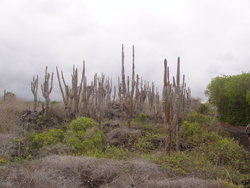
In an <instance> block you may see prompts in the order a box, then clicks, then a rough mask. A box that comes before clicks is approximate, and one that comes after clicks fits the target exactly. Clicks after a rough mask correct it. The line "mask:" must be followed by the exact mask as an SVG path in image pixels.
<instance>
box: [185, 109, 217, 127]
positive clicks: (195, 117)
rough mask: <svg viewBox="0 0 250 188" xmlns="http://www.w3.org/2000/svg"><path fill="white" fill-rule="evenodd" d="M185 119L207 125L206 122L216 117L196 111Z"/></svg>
mask: <svg viewBox="0 0 250 188" xmlns="http://www.w3.org/2000/svg"><path fill="white" fill-rule="evenodd" d="M185 120H186V121H189V122H192V123H198V124H203V125H205V124H208V123H210V122H211V121H212V120H215V119H214V118H213V117H211V116H208V115H204V114H201V113H197V112H195V113H192V114H188V115H187V117H186V119H185Z"/></svg>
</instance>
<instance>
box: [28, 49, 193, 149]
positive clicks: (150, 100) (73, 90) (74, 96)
mask: <svg viewBox="0 0 250 188" xmlns="http://www.w3.org/2000/svg"><path fill="white" fill-rule="evenodd" d="M134 51H135V50H134V46H133V47H132V75H131V77H130V76H126V75H125V65H124V64H125V57H124V46H123V45H122V54H121V60H122V66H121V76H120V77H118V85H117V86H116V85H115V84H113V83H112V79H111V78H109V77H106V76H105V75H104V74H102V75H101V76H98V75H97V74H95V75H94V79H93V81H92V82H90V84H87V76H86V75H85V62H83V68H82V75H81V79H78V69H77V68H75V67H74V66H73V73H72V75H71V85H68V84H67V83H66V81H65V78H64V74H63V71H61V72H59V70H58V67H56V71H57V78H58V82H59V87H60V91H61V94H62V98H63V103H64V107H65V112H66V115H68V116H73V117H78V116H88V117H93V118H94V119H96V120H97V121H98V122H99V123H101V121H102V120H103V119H104V118H106V117H107V115H108V114H110V113H112V112H111V110H112V109H113V107H115V108H119V111H120V112H121V113H123V114H122V115H121V116H123V117H124V118H126V119H127V120H128V124H129V125H130V122H131V120H132V119H133V118H134V117H136V116H137V115H138V114H140V113H141V112H144V113H146V114H147V115H148V116H149V117H150V118H154V119H158V118H162V117H163V118H164V120H165V124H166V130H167V132H168V134H167V135H169V136H168V137H167V138H166V143H169V145H168V146H167V147H166V150H170V149H169V148H173V146H175V147H176V149H178V137H179V136H178V132H179V131H178V130H179V123H180V122H181V119H182V116H183V112H184V109H185V106H187V103H188V101H189V99H190V90H189V89H186V84H185V77H184V76H183V83H182V84H180V59H179V58H178V62H177V65H178V66H177V76H176V80H175V78H174V80H173V83H170V80H169V68H168V66H167V61H166V60H165V61H164V63H165V66H164V67H165V69H164V86H163V96H162V102H161V100H160V95H159V92H158V89H157V88H156V87H155V84H154V83H149V82H147V81H144V80H143V79H142V78H141V77H140V76H139V75H138V74H135V52H134ZM50 79H51V80H50ZM49 80H50V81H51V82H50V85H49ZM52 84H53V73H52V77H51V78H50V74H49V73H47V67H46V70H45V81H44V84H43V85H42V86H41V88H42V92H43V96H44V98H45V102H46V103H45V111H46V112H47V111H48V108H49V94H50V93H51V90H52ZM37 88H38V76H37V77H36V78H35V77H33V81H32V82H31V91H32V93H33V95H34V110H36V105H37ZM187 99H188V100H187ZM174 140H175V142H173V141H174Z"/></svg>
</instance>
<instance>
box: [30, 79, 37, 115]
mask: <svg viewBox="0 0 250 188" xmlns="http://www.w3.org/2000/svg"><path fill="white" fill-rule="evenodd" d="M37 90H38V75H37V76H36V78H35V76H33V80H32V81H31V92H32V94H33V96H34V107H33V110H34V112H36V108H37Z"/></svg>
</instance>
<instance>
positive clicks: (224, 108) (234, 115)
mask: <svg viewBox="0 0 250 188" xmlns="http://www.w3.org/2000/svg"><path fill="white" fill-rule="evenodd" d="M205 93H206V94H207V95H208V97H209V102H210V103H212V104H214V105H215V106H217V109H218V114H219V119H220V120H222V121H224V122H228V123H232V124H236V125H243V126H244V125H246V124H247V123H248V122H249V121H250V73H242V74H240V75H234V76H218V77H216V78H214V79H213V80H212V81H211V82H210V84H209V85H208V86H207V90H206V91H205Z"/></svg>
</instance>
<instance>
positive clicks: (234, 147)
mask: <svg viewBox="0 0 250 188" xmlns="http://www.w3.org/2000/svg"><path fill="white" fill-rule="evenodd" d="M196 151H197V152H202V153H205V154H206V155H207V158H208V159H209V160H210V161H211V162H212V163H213V164H214V165H217V166H222V165H230V166H231V167H232V168H234V169H238V170H241V169H243V168H244V166H245V164H246V162H247V160H246V158H247V157H246V152H245V151H244V149H243V148H242V146H240V145H239V143H238V142H237V141H235V140H233V139H230V138H223V137H219V139H218V140H217V141H214V142H208V143H207V144H206V145H203V146H201V147H199V148H197V149H196ZM249 165H250V164H249Z"/></svg>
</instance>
